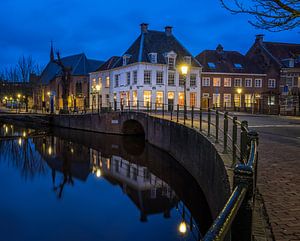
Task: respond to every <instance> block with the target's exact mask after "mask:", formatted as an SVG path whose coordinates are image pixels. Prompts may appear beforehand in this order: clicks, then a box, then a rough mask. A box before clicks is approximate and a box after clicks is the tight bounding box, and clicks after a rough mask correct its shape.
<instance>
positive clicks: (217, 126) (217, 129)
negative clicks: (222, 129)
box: [215, 110, 219, 143]
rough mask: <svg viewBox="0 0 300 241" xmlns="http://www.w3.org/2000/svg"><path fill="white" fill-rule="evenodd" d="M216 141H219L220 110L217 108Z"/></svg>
mask: <svg viewBox="0 0 300 241" xmlns="http://www.w3.org/2000/svg"><path fill="white" fill-rule="evenodd" d="M215 143H219V111H218V110H216V141H215Z"/></svg>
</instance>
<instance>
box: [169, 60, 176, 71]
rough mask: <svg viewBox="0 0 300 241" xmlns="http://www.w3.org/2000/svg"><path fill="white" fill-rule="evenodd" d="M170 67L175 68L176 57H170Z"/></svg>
mask: <svg viewBox="0 0 300 241" xmlns="http://www.w3.org/2000/svg"><path fill="white" fill-rule="evenodd" d="M168 69H171V70H173V69H175V58H173V57H169V58H168Z"/></svg>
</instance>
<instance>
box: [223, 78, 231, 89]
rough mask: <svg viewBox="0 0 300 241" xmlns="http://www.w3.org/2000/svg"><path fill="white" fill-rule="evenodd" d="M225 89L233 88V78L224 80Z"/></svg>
mask: <svg viewBox="0 0 300 241" xmlns="http://www.w3.org/2000/svg"><path fill="white" fill-rule="evenodd" d="M224 87H231V78H224Z"/></svg>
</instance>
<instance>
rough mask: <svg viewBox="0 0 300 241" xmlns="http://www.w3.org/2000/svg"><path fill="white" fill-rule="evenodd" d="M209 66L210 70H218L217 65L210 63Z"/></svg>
mask: <svg viewBox="0 0 300 241" xmlns="http://www.w3.org/2000/svg"><path fill="white" fill-rule="evenodd" d="M207 65H208V68H210V69H215V68H216V65H215V63H212V62H208V63H207Z"/></svg>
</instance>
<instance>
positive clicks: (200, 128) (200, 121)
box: [199, 108, 202, 131]
mask: <svg viewBox="0 0 300 241" xmlns="http://www.w3.org/2000/svg"><path fill="white" fill-rule="evenodd" d="M199 130H200V131H202V108H200V112H199Z"/></svg>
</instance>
